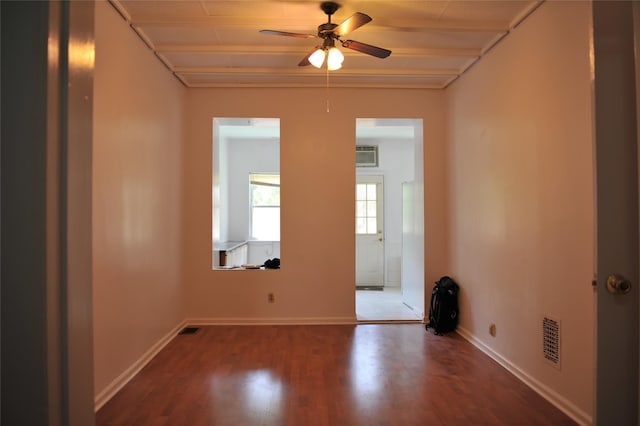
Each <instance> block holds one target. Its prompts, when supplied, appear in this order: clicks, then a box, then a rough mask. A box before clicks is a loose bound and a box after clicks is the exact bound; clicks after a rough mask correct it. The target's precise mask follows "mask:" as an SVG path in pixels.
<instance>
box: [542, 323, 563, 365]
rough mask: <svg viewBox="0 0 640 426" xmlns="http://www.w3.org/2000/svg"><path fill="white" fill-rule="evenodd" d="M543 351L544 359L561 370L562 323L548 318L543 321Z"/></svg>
mask: <svg viewBox="0 0 640 426" xmlns="http://www.w3.org/2000/svg"><path fill="white" fill-rule="evenodd" d="M542 351H543V356H544V359H545V360H546V361H547V362H548V363H550V364H551V365H553V366H554V367H556V368H557V369H560V321H558V320H557V319H554V318H551V317H548V316H545V317H544V318H543V319H542Z"/></svg>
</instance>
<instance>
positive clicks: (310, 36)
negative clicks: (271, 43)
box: [260, 30, 317, 38]
mask: <svg viewBox="0 0 640 426" xmlns="http://www.w3.org/2000/svg"><path fill="white" fill-rule="evenodd" d="M260 32H261V33H262V34H267V35H278V36H286V37H297V38H316V37H317V36H315V35H313V34H300V33H288V32H286V31H277V30H260Z"/></svg>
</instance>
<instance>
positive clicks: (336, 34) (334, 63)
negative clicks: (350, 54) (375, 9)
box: [260, 1, 391, 70]
mask: <svg viewBox="0 0 640 426" xmlns="http://www.w3.org/2000/svg"><path fill="white" fill-rule="evenodd" d="M339 8H340V5H339V4H338V3H335V2H332V1H325V2H322V3H321V4H320V9H322V11H323V12H324V13H326V14H327V17H328V21H327V22H326V23H324V24H321V25H319V26H318V33H317V34H300V33H290V32H286V31H276V30H260V32H261V33H262V34H268V35H279V36H286V37H298V38H316V37H318V38H321V39H322V44H321V45H319V46H316V47H315V48H314V49H313V50H312V51H311V52H309V54H308V55H307V56H305V57H304V58H303V59H302V60H301V61H300V63H299V64H298V66H301V67H303V66H306V65H313V66H315V67H316V68H320V67H321V66H322V64H323V63H324V59H325V56H326V57H327V69H329V70H336V69H339V68H341V67H342V61H343V60H344V56H343V55H342V52H340V50H338V49H337V48H336V40H337V41H338V42H339V43H340V44H341V45H342V47H346V48H347V49H352V50H355V51H357V52H361V53H365V54H367V55H371V56H375V57H376V58H386V57H387V56H389V55H390V54H391V51H390V50H388V49H383V48H381V47H377V46H372V45H370V44H366V43H362V42H359V41H355V40H343V39H342V37H344V36H346V35H347V34H349V33H350V32H352V31H354V30H356V29H358V28H360V27H361V26H363V25H364V24H366V23H368V22H371V17H370V16H368V15H366V14H364V13H361V12H356V13H354V14H353V15H352V16H351V17H349V18H347V19H346V20H345V21H343V22H342V23H341V24H339V25H338V24H334V23H333V22H331V15H333V14H334V13H335V12H336V11H337V10H338V9H339Z"/></svg>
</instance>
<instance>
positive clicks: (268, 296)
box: [267, 293, 276, 303]
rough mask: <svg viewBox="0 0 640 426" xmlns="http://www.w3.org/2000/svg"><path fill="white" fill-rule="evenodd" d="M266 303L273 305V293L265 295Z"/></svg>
mask: <svg viewBox="0 0 640 426" xmlns="http://www.w3.org/2000/svg"><path fill="white" fill-rule="evenodd" d="M267 301H268V302H269V303H275V302H276V296H275V295H274V294H273V293H269V294H268V295H267Z"/></svg>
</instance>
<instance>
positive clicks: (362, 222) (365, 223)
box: [356, 183, 378, 234]
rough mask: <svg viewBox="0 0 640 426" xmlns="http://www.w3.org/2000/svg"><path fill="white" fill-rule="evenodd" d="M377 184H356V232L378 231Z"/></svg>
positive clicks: (372, 232)
mask: <svg viewBox="0 0 640 426" xmlns="http://www.w3.org/2000/svg"><path fill="white" fill-rule="evenodd" d="M376 197H377V185H376V184H375V183H358V184H356V234H375V233H377V232H378V218H377V198H376Z"/></svg>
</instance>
